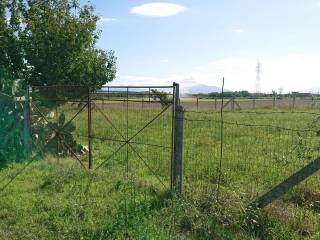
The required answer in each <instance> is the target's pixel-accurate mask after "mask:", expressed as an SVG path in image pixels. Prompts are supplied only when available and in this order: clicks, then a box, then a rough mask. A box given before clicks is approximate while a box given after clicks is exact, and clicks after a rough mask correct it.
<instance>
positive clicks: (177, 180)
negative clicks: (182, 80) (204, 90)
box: [171, 84, 184, 194]
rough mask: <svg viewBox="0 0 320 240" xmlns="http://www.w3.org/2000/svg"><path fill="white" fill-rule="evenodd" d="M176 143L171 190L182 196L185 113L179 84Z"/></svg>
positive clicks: (175, 131)
mask: <svg viewBox="0 0 320 240" xmlns="http://www.w3.org/2000/svg"><path fill="white" fill-rule="evenodd" d="M175 90H176V92H175V105H174V108H175V115H174V138H173V140H174V143H173V161H172V165H173V166H172V176H171V177H172V179H171V190H173V191H175V192H177V193H179V194H181V193H182V181H183V120H184V111H183V107H182V106H181V105H180V98H179V84H175Z"/></svg>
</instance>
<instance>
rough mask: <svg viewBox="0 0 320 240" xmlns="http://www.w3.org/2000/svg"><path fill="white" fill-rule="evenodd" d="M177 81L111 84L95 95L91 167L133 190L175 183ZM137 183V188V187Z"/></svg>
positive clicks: (163, 187)
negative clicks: (101, 170)
mask: <svg viewBox="0 0 320 240" xmlns="http://www.w3.org/2000/svg"><path fill="white" fill-rule="evenodd" d="M176 97H177V85H176V84H174V85H173V86H157V87H151V86H150V87H149V86H125V87H124V86H108V87H104V88H103V89H101V90H99V91H96V92H94V93H92V94H91V95H90V98H91V99H90V103H89V109H91V111H89V112H90V114H89V117H88V118H89V119H88V121H89V126H88V136H89V167H90V168H93V169H94V170H95V171H97V170H99V169H104V171H109V173H110V175H112V179H113V181H115V182H118V183H119V184H120V183H121V182H122V181H123V180H124V182H126V184H129V185H131V189H136V188H137V186H139V185H141V186H142V185H143V187H147V188H149V189H152V190H153V191H156V192H157V191H162V190H169V189H170V188H171V187H172V171H173V169H172V166H173V149H174V117H175V109H176V108H175V105H176V102H177V100H176ZM132 185H134V186H132Z"/></svg>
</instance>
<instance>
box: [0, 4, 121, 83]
mask: <svg viewBox="0 0 320 240" xmlns="http://www.w3.org/2000/svg"><path fill="white" fill-rule="evenodd" d="M8 16H9V20H8V19H7V18H8ZM98 19H99V18H98V17H97V16H96V15H95V14H94V9H93V7H92V6H89V5H84V6H83V7H80V6H79V2H78V1H77V0H45V1H23V0H19V1H17V0H12V1H9V0H2V1H1V3H0V37H1V41H0V67H1V68H5V69H6V70H7V71H8V73H9V74H10V75H12V76H14V78H15V79H24V80H25V81H24V84H25V85H26V84H30V85H39V86H43V85H86V86H91V87H94V88H100V87H101V86H103V85H104V84H105V83H107V82H110V81H112V80H113V79H114V78H115V74H116V66H115V64H116V58H115V56H114V52H113V51H104V50H102V49H97V48H96V42H97V40H98V39H99V34H100V32H99V31H97V29H96V25H97V21H98Z"/></svg>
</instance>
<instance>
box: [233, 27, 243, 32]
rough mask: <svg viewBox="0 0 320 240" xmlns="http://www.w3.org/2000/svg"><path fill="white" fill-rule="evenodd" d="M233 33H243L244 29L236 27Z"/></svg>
mask: <svg viewBox="0 0 320 240" xmlns="http://www.w3.org/2000/svg"><path fill="white" fill-rule="evenodd" d="M234 32H235V33H244V29H243V28H236V29H234Z"/></svg>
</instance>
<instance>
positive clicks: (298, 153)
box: [185, 111, 320, 203]
mask: <svg viewBox="0 0 320 240" xmlns="http://www.w3.org/2000/svg"><path fill="white" fill-rule="evenodd" d="M223 116H224V120H223V129H222V128H221V126H222V125H221V118H220V115H219V113H218V112H208V111H206V112H197V111H186V114H185V135H186V137H185V176H186V177H185V178H186V180H185V181H186V185H185V186H186V188H187V189H188V188H189V187H190V191H192V190H191V189H194V188H209V189H210V188H213V187H214V186H217V185H221V186H223V187H224V189H228V190H231V191H235V192H237V193H238V194H240V195H242V196H243V199H244V201H245V202H247V203H249V202H250V201H253V200H254V199H256V198H258V197H259V196H260V195H261V194H263V193H265V192H267V191H268V190H270V189H272V188H273V187H274V186H275V185H276V184H279V183H280V182H282V181H284V180H285V179H286V178H288V177H289V176H291V175H292V174H294V173H295V172H296V171H298V170H300V169H301V168H303V167H304V166H306V165H307V164H309V163H310V162H312V161H313V160H314V159H316V158H317V157H318V156H319V154H320V152H319V151H320V142H319V140H320V139H319V137H320V136H319V129H320V125H319V118H320V115H319V113H317V112H280V111H276V112H272V111H270V112H263V111H259V112H237V113H232V112H226V113H223ZM221 132H223V139H224V140H223V142H221V135H220V133H221ZM221 144H222V148H223V155H222V165H221V168H220V166H219V162H220V147H221ZM220 174H221V176H222V177H221V179H218V176H219V175H220ZM318 180H319V178H318V177H317V176H314V177H312V178H311V180H309V182H308V181H307V183H305V184H307V186H308V187H309V188H312V189H313V190H316V189H319V185H318V184H315V183H316V182H317V181H318ZM316 191H317V190H316Z"/></svg>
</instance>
